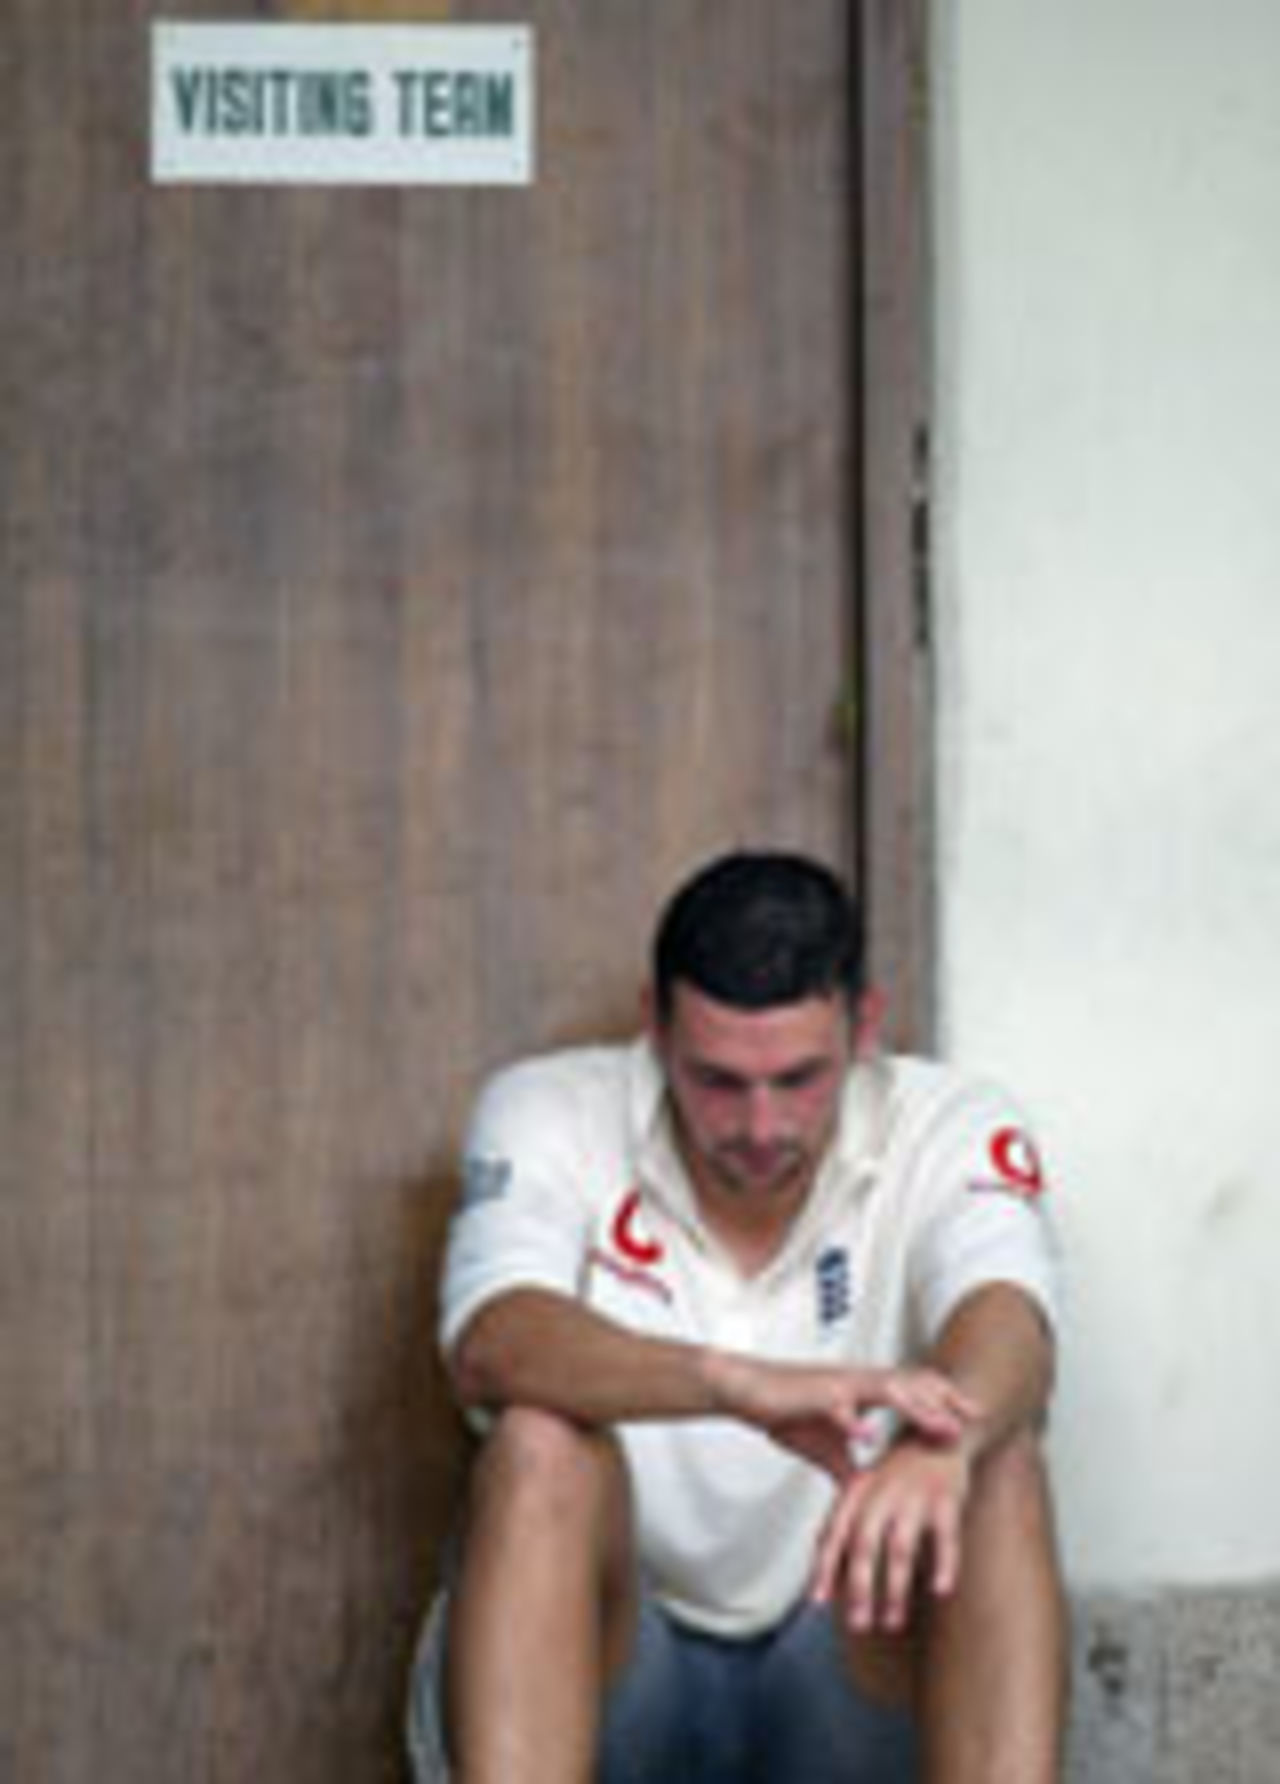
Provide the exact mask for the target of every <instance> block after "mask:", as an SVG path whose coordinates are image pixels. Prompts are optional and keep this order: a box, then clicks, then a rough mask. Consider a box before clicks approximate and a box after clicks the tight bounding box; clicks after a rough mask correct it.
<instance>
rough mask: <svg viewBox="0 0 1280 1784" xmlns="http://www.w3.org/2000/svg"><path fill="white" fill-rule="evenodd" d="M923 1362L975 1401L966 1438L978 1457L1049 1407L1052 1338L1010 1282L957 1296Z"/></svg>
mask: <svg viewBox="0 0 1280 1784" xmlns="http://www.w3.org/2000/svg"><path fill="white" fill-rule="evenodd" d="M927 1361H928V1362H929V1363H930V1364H931V1365H932V1366H933V1367H934V1368H936V1369H940V1370H941V1371H942V1372H943V1373H944V1374H945V1375H948V1376H950V1378H951V1379H952V1380H953V1381H954V1382H955V1383H956V1385H957V1386H958V1387H960V1388H962V1389H963V1390H964V1391H965V1393H966V1394H968V1395H969V1396H970V1397H971V1398H972V1399H973V1400H974V1401H975V1402H976V1403H977V1406H978V1407H979V1416H978V1417H977V1418H976V1419H975V1420H974V1421H973V1422H972V1424H971V1425H970V1426H969V1427H968V1428H967V1430H966V1433H965V1437H964V1442H965V1444H966V1445H967V1447H968V1449H969V1453H970V1455H971V1456H972V1457H973V1458H975V1459H976V1458H977V1457H978V1456H981V1455H983V1454H985V1453H986V1452H987V1451H988V1450H990V1449H994V1448H995V1447H997V1445H999V1444H1000V1443H1001V1442H1003V1440H1004V1439H1005V1438H1006V1437H1008V1436H1010V1435H1012V1433H1013V1432H1014V1431H1015V1430H1017V1429H1019V1428H1020V1427H1022V1426H1026V1425H1034V1424H1036V1423H1038V1422H1039V1420H1040V1419H1041V1417H1042V1416H1043V1414H1044V1412H1045V1409H1046V1407H1047V1406H1048V1403H1049V1396H1050V1393H1051V1391H1052V1388H1053V1373H1054V1349H1053V1339H1052V1337H1051V1336H1050V1333H1049V1331H1048V1328H1047V1327H1046V1325H1045V1322H1044V1319H1043V1317H1042V1315H1041V1313H1040V1311H1039V1309H1038V1308H1037V1307H1036V1305H1035V1303H1034V1302H1033V1301H1032V1300H1031V1299H1030V1298H1029V1297H1028V1296H1027V1295H1026V1294H1024V1293H1023V1292H1022V1290H1020V1289H1017V1288H1014V1287H1012V1286H1011V1285H1009V1284H1005V1283H993V1284H992V1285H991V1286H990V1287H988V1288H983V1289H979V1290H978V1291H977V1292H976V1293H975V1294H972V1295H970V1296H969V1297H968V1298H967V1299H966V1300H964V1301H962V1302H961V1304H960V1306H959V1307H958V1308H957V1309H956V1311H955V1312H954V1313H953V1314H952V1316H951V1318H950V1319H949V1320H948V1321H947V1324H946V1325H945V1327H944V1328H943V1331H942V1333H941V1336H940V1337H939V1339H938V1342H937V1343H936V1344H935V1345H934V1347H933V1349H932V1350H931V1351H930V1353H929V1355H928V1358H927Z"/></svg>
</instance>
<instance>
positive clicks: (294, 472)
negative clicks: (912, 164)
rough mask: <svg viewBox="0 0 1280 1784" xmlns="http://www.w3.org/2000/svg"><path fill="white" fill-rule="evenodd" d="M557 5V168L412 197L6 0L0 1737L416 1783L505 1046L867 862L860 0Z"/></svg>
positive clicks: (546, 87)
mask: <svg viewBox="0 0 1280 1784" xmlns="http://www.w3.org/2000/svg"><path fill="white" fill-rule="evenodd" d="M289 10H291V9H288V8H284V7H281V8H277V9H272V8H268V7H261V8H258V9H257V12H258V16H263V17H268V16H286V14H287V12H288V11H289ZM292 10H295V11H296V9H292ZM450 10H451V12H452V14H453V16H454V17H456V18H462V19H465V18H466V17H470V16H476V17H478V16H482V15H481V9H480V8H478V7H476V8H471V7H464V6H454V7H452V8H451V9H450ZM525 11H526V13H527V15H528V16H529V17H530V18H531V19H532V21H533V23H534V24H535V26H536V28H537V31H538V43H539V49H538V55H539V87H540V115H541V119H542V123H541V130H540V148H539V166H540V174H539V179H538V182H537V185H536V186H535V187H534V188H533V189H531V190H529V191H527V192H499V193H458V192H447V193H446V192H430V191H413V192H390V193H387V192H382V193H355V192H338V191H312V192H296V191H278V190H244V191H234V192H232V191H217V190H189V189H182V188H166V189H163V190H156V189H151V188H150V187H149V186H148V184H147V181H146V173H145V169H146V138H145V123H146V117H147V104H146V98H147V81H148V68H147V53H148V37H147V33H148V28H149V23H150V20H151V18H152V17H153V16H159V9H158V8H153V7H150V6H148V5H145V4H141V3H140V0H116V3H115V4H113V5H112V6H110V7H106V6H102V7H89V6H86V5H77V4H74V3H73V0H9V5H8V7H7V9H6V27H5V42H4V48H3V53H2V58H0V100H2V101H3V109H2V110H0V117H2V119H3V124H2V126H0V127H2V128H3V131H4V140H3V154H0V203H2V204H3V214H4V215H5V217H6V220H7V227H8V231H9V247H8V251H7V253H6V257H5V261H4V266H3V271H2V272H0V331H2V338H3V342H4V354H3V370H2V372H0V380H2V383H0V462H2V463H3V465H4V477H3V486H2V487H0V524H2V529H3V531H2V534H0V649H2V652H3V655H2V657H0V743H2V744H3V748H4V751H5V755H4V761H5V764H6V776H5V783H4V792H3V797H2V799H0V901H2V909H0V992H2V1014H0V1108H2V1110H3V1119H4V1132H5V1136H6V1143H5V1147H4V1150H3V1155H2V1156H0V1239H2V1241H3V1244H2V1246H0V1290H2V1295H0V1387H2V1389H3V1408H2V1416H3V1423H4V1430H5V1443H4V1448H3V1459H2V1460H0V1494H2V1498H3V1506H2V1513H3V1516H2V1520H0V1644H2V1645H3V1650H4V1666H3V1668H2V1669H0V1778H10V1777H12V1778H13V1779H15V1780H16V1779H23V1780H26V1779H37V1778H38V1779H39V1780H40V1781H41V1784H73V1781H74V1784H83V1780H85V1779H87V1778H90V1777H93V1778H95V1779H102V1780H104V1781H115V1780H119V1781H121V1784H123V1781H125V1780H128V1781H129V1784H132V1781H134V1780H138V1779H146V1780H147V1781H148V1784H168V1781H170V1780H172V1781H174V1784H177V1781H178V1780H182V1781H183V1784H187V1781H189V1780H196V1779H199V1780H207V1781H210V1784H244V1781H245V1780H246V1779H258V1778H263V1779H266V1778H270V1779H281V1780H285V1779H296V1780H298V1781H299V1784H301V1781H303V1780H305V1781H306V1784H326V1781H327V1780H333V1781H334V1784H338V1781H339V1780H340V1781H341V1784H352V1781H353V1780H360V1779H369V1780H373V1779H380V1778H394V1777H397V1776H398V1775H399V1759H398V1753H397V1737H396V1724H397V1718H398V1713H399V1703H400V1696H401V1692H402V1687H403V1677H404V1667H405V1664H406V1661H407V1655H408V1647H409V1643H410V1640H411V1636H412V1630H413V1625H414V1621H415V1618H416V1616H417V1613H418V1611H419V1609H420V1607H421V1604H422V1602H423V1599H424V1597H425V1594H426V1592H427V1589H428V1586H429V1581H430V1574H431V1567H432V1562H433V1558H434V1555H435V1551H436V1546H437V1544H438V1541H439V1539H440V1536H441V1532H442V1530H443V1529H444V1527H445V1523H446V1520H447V1518H448V1515H449V1508H450V1506H451V1504H452V1502H453V1499H454V1487H455V1477H456V1468H457V1462H458V1445H457V1439H456V1431H455V1428H454V1425H453V1423H452V1419H451V1415H450V1414H449V1412H448V1409H447V1405H446V1401H445V1397H444V1395H443V1392H442V1388H441V1383H440V1380H439V1375H438V1371H437V1370H436V1367H435V1365H434V1363H433V1361H432V1356H431V1319H432V1310H431V1282H432V1279H433V1273H434V1268H435V1258H436V1255H437V1253H438V1247H439V1242H440V1237H441V1233H442V1230H443V1225H444V1221H445V1219H446V1216H447V1209H448V1200H449V1195H450V1193H451V1191H450V1178H451V1160H452V1158H453V1155H454V1151H455V1148H456V1145H457V1141H458V1136H459V1130H460V1125H461V1122H462V1119H463V1115H464V1110H465V1107H466V1102H467V1099H468V1097H469V1095H470V1093H471V1091H472V1089H473V1088H474V1086H475V1083H476V1080H477V1078H478V1076H479V1074H481V1073H482V1072H483V1071H484V1070H486V1069H487V1068H489V1067H490V1066H491V1065H492V1064H494V1063H495V1062H496V1061H497V1060H499V1059H501V1058H504V1057H507V1056H509V1055H511V1054H514V1053H517V1052H520V1051H522V1050H525V1049H527V1048H529V1047H532V1046H538V1045H545V1044H547V1043H549V1042H553V1041H556V1040H559V1039H562V1038H566V1037H569V1036H571V1035H578V1034H583V1033H587V1032H594V1031H597V1030H599V1029H600V1028H601V1027H606V1028H617V1027H620V1026H623V1025H625V1024H626V1023H627V1022H628V1021H629V1020H630V1016H631V1012H632V1009H633V996H634V990H635V987H636V984H637V982H638V978H639V975H640V972H641V970H642V965H643V961H642V952H643V947H644V944H645V939H646V936H647V932H648V928H649V925H650V922H651V919H652V916H653V913H654V910H655V908H656V905H657V902H658V900H659V898H660V897H661V895H662V894H663V893H664V892H665V891H666V890H667V888H668V886H669V885H670V883H671V881H672V879H673V877H674V876H675V875H677V874H678V873H680V872H682V871H683V870H684V869H686V868H687V867H688V866H689V865H690V864H691V863H692V862H693V861H694V860H695V859H697V858H698V857H700V856H702V855H703V854H704V853H705V852H706V851H708V850H710V849H713V848H717V847H720V846H722V845H725V844H728V843H730V842H737V841H743V842H756V843H764V842H770V843H776V842H782V843H788V844H797V845H802V846H806V847H812V848H815V849H818V850H820V851H822V852H823V853H826V854H828V855H832V856H835V857H837V858H840V857H844V856H846V855H847V854H848V853H849V850H850V843H851V836H852V827H853V817H854V814H853V812H852V810H851V803H850V785H851V778H852V777H851V769H850V764H849V762H848V760H847V758H846V757H845V756H844V755H843V754H842V753H841V749H840V746H839V737H838V731H837V727H836V725H835V716H836V712H837V708H838V704H839V700H840V696H841V693H842V689H843V686H844V677H845V669H846V659H847V656H848V650H849V629H850V621H849V552H848V530H849V529H848V519H847V499H846V498H847V491H848V488H849V487H850V483H851V466H850V462H849V455H850V450H851V447H850V428H849V419H848V403H847V397H846V386H847V372H848V347H847V330H846V314H847V303H848V288H847V277H846V265H845V261H846V239H847V216H846V207H847V201H848V173H847V168H846V158H847V144H848V131H847V119H846V97H847V95H846V50H847V46H846V42H845V37H846V13H845V8H843V7H842V6H838V5H835V4H829V3H827V0H804V3H803V4H798V5H794V6H788V7H786V8H783V7H780V6H778V5H776V4H775V3H774V0H732V4H728V3H726V0H719V3H713V0H608V4H606V5H602V4H600V3H599V0H590V3H589V0H577V3H576V4H569V3H568V0H541V3H540V4H537V5H534V6H532V7H529V8H526V9H525ZM184 14H185V15H186V16H189V17H197V16H198V17H203V18H207V19H214V18H219V17H226V18H233V17H244V16H245V9H244V8H243V7H233V6H231V5H219V4H209V3H207V0H206V3H204V4H201V5H198V6H187V7H185V8H184Z"/></svg>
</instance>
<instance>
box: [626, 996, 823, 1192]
mask: <svg viewBox="0 0 1280 1784" xmlns="http://www.w3.org/2000/svg"><path fill="white" fill-rule="evenodd" d="M654 1039H655V1042H656V1045H657V1048H658V1051H659V1054H660V1056H661V1059H662V1062H663V1066H664V1068H665V1070H666V1076H667V1085H668V1089H669V1090H670V1093H671V1100H672V1103H673V1104H674V1107H675V1114H676V1125H677V1131H678V1134H679V1139H680V1144H681V1149H682V1151H683V1152H684V1155H685V1162H686V1164H687V1165H688V1167H689V1170H690V1172H691V1174H692V1176H693V1179H694V1182H695V1184H696V1185H697V1187H698V1188H699V1189H700V1190H701V1191H702V1192H703V1193H704V1194H707V1193H710V1194H720V1195H723V1196H725V1197H732V1198H735V1199H737V1200H740V1201H745V1200H747V1199H750V1200H751V1201H752V1202H753V1203H757V1204H758V1203H760V1202H772V1201H785V1200H790V1201H796V1200H799V1199H801V1198H802V1197H803V1196H804V1195H806V1194H807V1193H808V1190H809V1186H810V1184H811V1183H812V1180H813V1176H814V1173H815V1172H816V1170H817V1168H818V1165H819V1164H820V1163H821V1160H822V1156H823V1153H824V1152H825V1150H826V1148H827V1145H828V1143H829V1142H830V1140H831V1136H832V1134H833V1133H834V1131H835V1126H836V1119H837V1115H838V1112H839V1104H840V1094H841V1090H842V1088H843V1085H844V1078H845V1073H846V1071H847V1069H848V1067H849V1063H850V1060H851V1057H852V1049H853V1042H852V1034H851V1024H850V1018H849V1006H848V1003H847V1001H846V1000H845V998H844V997H843V996H841V995H839V994H837V995H835V996H831V997H809V998H805V999H804V1000H803V1001H802V1002H800V1003H793V1004H782V1005H779V1006H778V1007H776V1008H774V1009H768V1010H739V1009H734V1008H733V1007H732V1006H730V1005H728V1004H722V1003H717V1002H716V1001H715V999H714V998H710V997H706V996H704V995H703V994H702V993H701V992H700V991H697V990H695V989H694V987H693V986H691V985H688V984H684V983H682V982H677V984H676V986H675V992H674V999H673V1004H672V1009H671V1015H670V1018H669V1020H668V1021H666V1022H665V1023H664V1022H660V1021H657V1022H655V1026H654Z"/></svg>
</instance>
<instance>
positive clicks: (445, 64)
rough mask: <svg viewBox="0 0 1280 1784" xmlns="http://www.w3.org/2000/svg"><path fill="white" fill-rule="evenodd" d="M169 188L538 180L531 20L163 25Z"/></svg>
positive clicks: (161, 70)
mask: <svg viewBox="0 0 1280 1784" xmlns="http://www.w3.org/2000/svg"><path fill="white" fill-rule="evenodd" d="M151 48H152V55H151V175H152V178H153V179H154V180H157V181H161V182H164V183H171V182H195V183H202V184H204V183H208V184H246V183H253V184H262V185H342V186H347V185H359V186H387V185H445V186H460V185H469V186H515V185H527V184H528V182H529V181H530V180H531V179H532V178H533V110H534V107H533V78H532V70H533V33H532V31H531V30H530V29H529V27H528V26H524V25H226V24H206V25H191V24H177V23H174V22H168V23H158V24H156V25H154V26H153V29H152V44H151Z"/></svg>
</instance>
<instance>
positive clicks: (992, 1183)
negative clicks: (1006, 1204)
mask: <svg viewBox="0 0 1280 1784" xmlns="http://www.w3.org/2000/svg"><path fill="white" fill-rule="evenodd" d="M986 1163H987V1164H988V1165H989V1166H990V1168H991V1170H992V1171H993V1172H994V1176H991V1177H985V1176H984V1177H977V1178H975V1179H974V1181H973V1182H972V1183H971V1184H970V1185H969V1187H970V1189H972V1190H973V1191H975V1192H976V1193H978V1194H983V1193H986V1194H996V1195H1009V1196H1017V1197H1018V1198H1019V1199H1020V1200H1022V1201H1024V1202H1034V1201H1036V1200H1037V1199H1038V1198H1039V1197H1040V1196H1042V1195H1043V1194H1044V1191H1045V1176H1044V1166H1043V1164H1042V1163H1041V1161H1040V1154H1039V1152H1038V1151H1037V1150H1036V1146H1035V1142H1034V1141H1033V1140H1032V1139H1031V1136H1030V1135H1029V1134H1027V1133H1024V1132H1023V1130H1022V1129H1021V1128H1020V1127H1002V1128H999V1129H998V1130H997V1131H996V1132H995V1133H994V1134H992V1136H991V1139H990V1142H989V1144H988V1147H987V1159H986Z"/></svg>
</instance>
